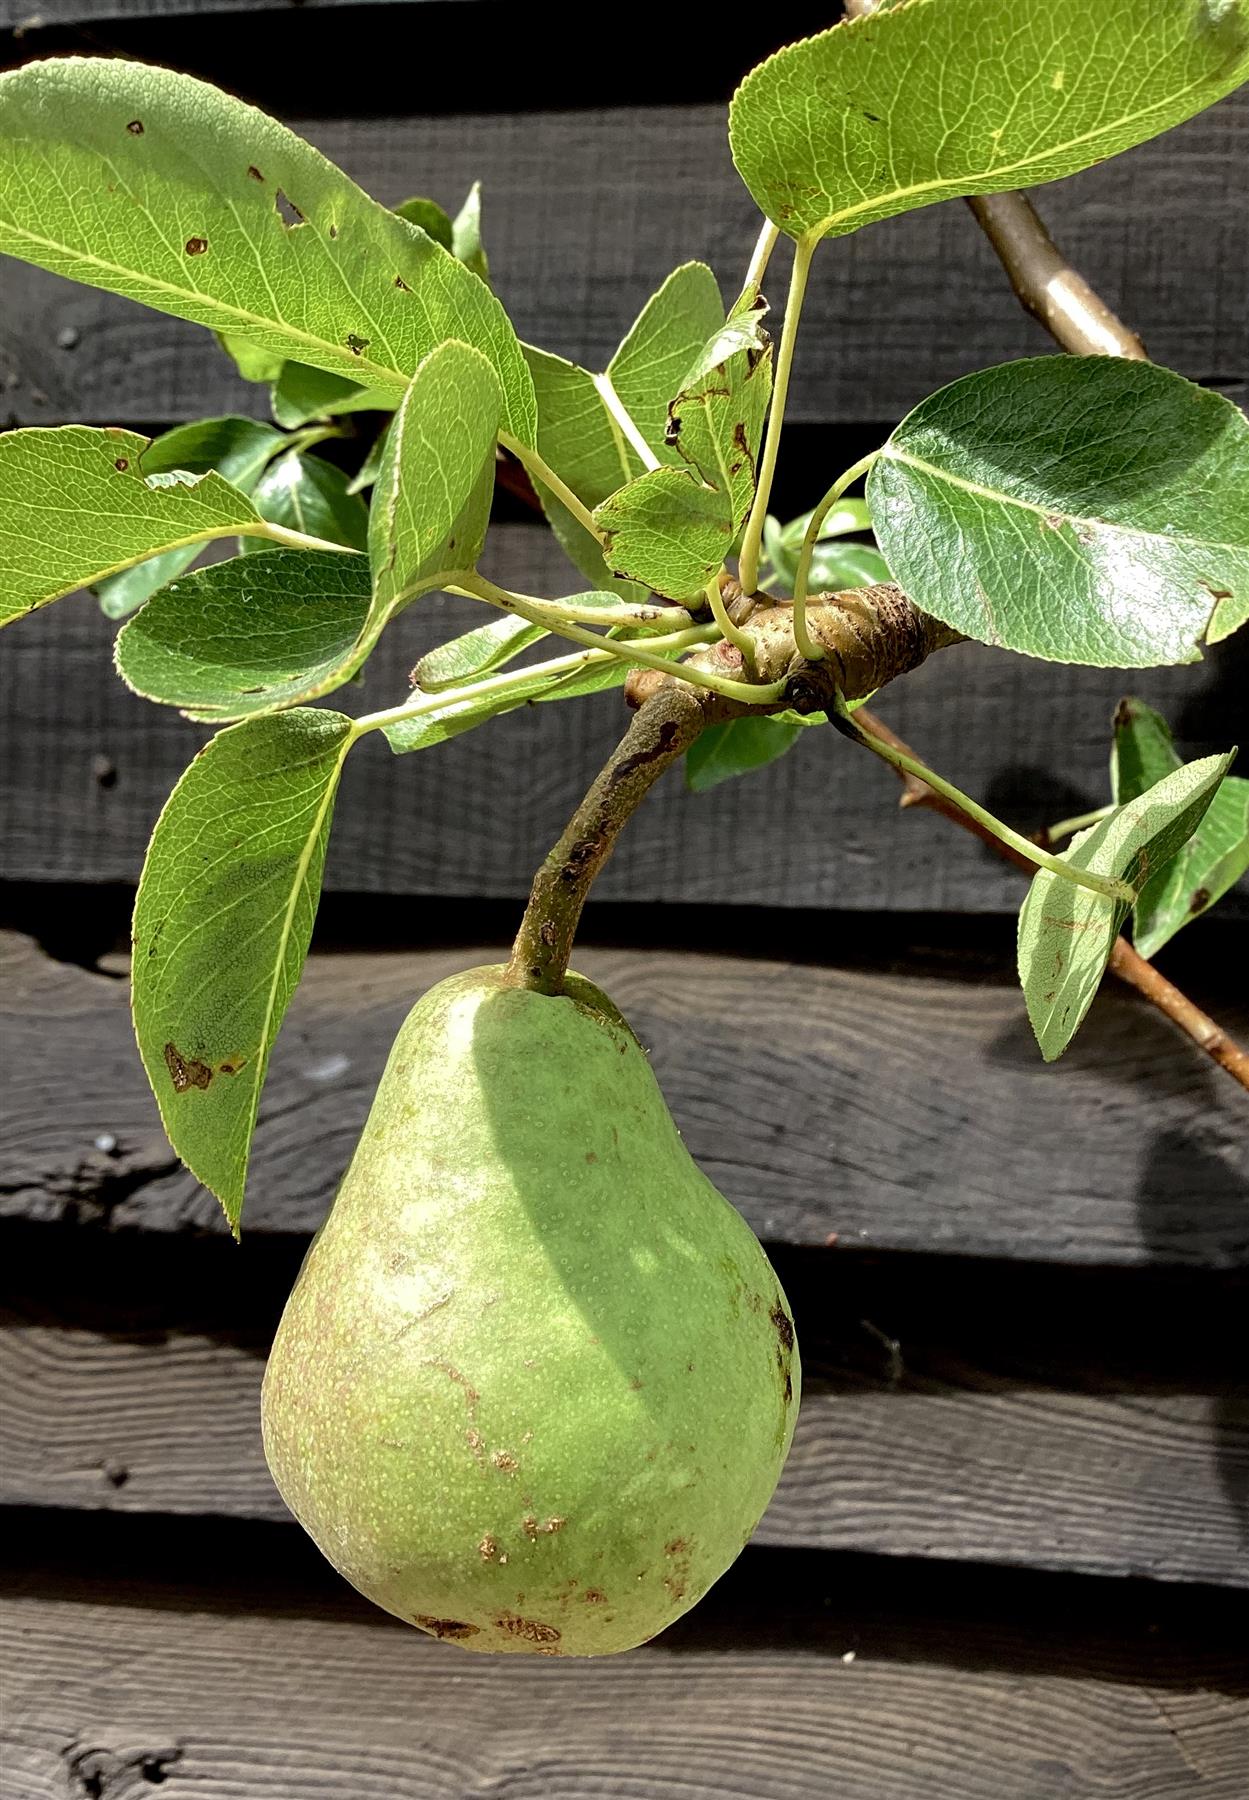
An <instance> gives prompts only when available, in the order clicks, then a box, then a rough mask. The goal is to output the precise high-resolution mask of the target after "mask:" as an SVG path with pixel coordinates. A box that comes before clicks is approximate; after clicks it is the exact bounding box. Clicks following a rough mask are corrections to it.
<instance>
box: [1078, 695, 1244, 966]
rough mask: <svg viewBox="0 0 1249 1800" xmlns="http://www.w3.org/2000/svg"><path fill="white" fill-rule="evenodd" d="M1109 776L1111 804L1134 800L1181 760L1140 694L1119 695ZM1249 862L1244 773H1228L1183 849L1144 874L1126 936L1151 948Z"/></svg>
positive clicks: (1194, 915)
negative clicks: (1136, 696)
mask: <svg viewBox="0 0 1249 1800" xmlns="http://www.w3.org/2000/svg"><path fill="white" fill-rule="evenodd" d="M1114 730H1115V738H1114V752H1113V755H1112V758H1111V765H1110V768H1111V777H1112V782H1113V787H1114V796H1115V804H1116V805H1117V806H1122V805H1123V804H1124V803H1125V802H1126V801H1128V800H1134V799H1135V798H1136V797H1137V795H1138V794H1141V793H1143V792H1144V791H1145V790H1146V789H1147V788H1149V787H1151V786H1152V785H1153V784H1154V783H1155V782H1157V781H1161V780H1162V779H1163V777H1164V776H1166V775H1169V774H1170V773H1171V771H1172V770H1173V769H1178V768H1180V767H1181V766H1182V765H1181V762H1180V758H1179V756H1178V754H1177V753H1176V750H1175V746H1174V744H1173V743H1172V742H1171V732H1170V730H1169V728H1168V726H1167V722H1166V720H1165V719H1164V718H1162V717H1161V715H1160V714H1158V713H1156V712H1154V711H1152V710H1151V708H1150V707H1148V706H1146V705H1145V703H1144V701H1143V700H1134V699H1131V698H1128V699H1126V700H1121V701H1120V702H1119V707H1118V710H1117V711H1116V713H1115V726H1114ZM1246 870H1249V781H1246V780H1244V779H1243V778H1242V777H1240V776H1237V775H1229V776H1227V777H1226V779H1225V780H1224V782H1223V785H1222V786H1221V787H1220V788H1219V791H1218V793H1217V794H1215V796H1214V799H1213V800H1212V801H1211V802H1210V806H1209V810H1208V811H1207V813H1206V815H1205V817H1204V818H1203V819H1202V821H1201V823H1200V825H1198V827H1197V829H1196V831H1194V833H1193V835H1192V837H1190V838H1189V840H1188V842H1187V843H1186V844H1185V845H1184V847H1183V849H1182V850H1180V851H1179V853H1178V854H1177V855H1176V856H1175V857H1174V858H1173V859H1172V860H1171V862H1169V863H1168V864H1167V866H1166V868H1165V869H1159V871H1158V873H1157V874H1156V875H1153V876H1151V877H1150V879H1149V880H1148V881H1147V882H1146V883H1145V886H1144V887H1143V888H1142V889H1141V891H1140V893H1139V894H1138V895H1137V898H1136V905H1135V906H1134V907H1133V909H1132V941H1133V943H1134V944H1135V945H1136V948H1137V950H1139V952H1140V954H1141V955H1142V956H1147V957H1148V956H1155V955H1156V954H1157V952H1158V951H1159V950H1161V948H1162V946H1163V945H1164V944H1165V943H1167V942H1168V940H1169V939H1171V938H1173V937H1174V936H1175V934H1176V932H1177V931H1179V930H1181V929H1182V928H1183V927H1184V926H1185V925H1189V924H1191V923H1192V921H1193V920H1194V919H1199V918H1200V917H1201V915H1202V913H1204V912H1208V911H1209V909H1210V908H1211V907H1212V906H1213V905H1214V903H1215V901H1216V900H1221V899H1222V897H1223V895H1224V894H1225V893H1227V891H1228V889H1229V888H1231V887H1233V886H1234V885H1235V884H1236V882H1238V881H1239V880H1240V878H1241V876H1242V875H1243V874H1244V873H1245V871H1246Z"/></svg>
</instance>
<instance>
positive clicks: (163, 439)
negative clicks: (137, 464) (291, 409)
mask: <svg viewBox="0 0 1249 1800" xmlns="http://www.w3.org/2000/svg"><path fill="white" fill-rule="evenodd" d="M286 442H287V439H286V438H285V437H284V436H283V434H282V433H281V432H280V431H275V430H274V428H273V426H272V425H263V424H261V422H260V421H259V420H258V419H245V418H237V417H227V418H223V419H196V420H195V421H194V422H193V423H192V424H189V425H175V426H174V428H173V430H172V431H166V432H164V433H162V435H161V436H160V437H158V438H153V440H152V442H151V443H150V444H149V445H148V447H147V449H146V450H145V451H144V452H143V472H144V474H145V475H163V474H171V473H172V472H173V471H174V470H175V469H185V470H186V471H187V472H188V473H189V474H192V475H206V474H207V473H208V472H209V470H210V469H215V470H216V471H217V473H218V474H219V475H222V476H224V477H225V479H226V480H227V481H228V482H229V483H230V484H231V486H232V487H236V488H237V489H238V490H239V492H240V493H241V494H251V493H252V492H253V491H254V489H255V486H256V483H257V481H258V480H259V478H260V475H261V471H262V470H263V469H264V467H265V464H266V463H267V462H268V461H269V460H270V458H271V457H273V456H275V455H276V454H277V452H278V451H279V450H280V449H281V448H282V446H283V445H284V444H285V443H286ZM199 553H200V545H199V544H186V545H183V546H182V547H181V548H179V549H177V550H166V551H165V552H164V554H163V555H161V556H153V557H149V559H148V560H147V561H146V562H141V563H136V564H135V566H134V567H133V568H131V569H125V570H123V571H122V573H121V574H120V575H110V576H108V577H106V579H105V580H103V581H101V582H100V583H99V584H98V587H97V589H96V592H97V593H98V594H99V597H100V610H101V611H102V612H103V613H104V614H105V616H106V617H107V618H110V619H124V618H127V617H128V616H129V614H131V613H132V612H133V611H134V610H135V608H136V607H138V606H142V604H143V602H144V601H145V600H146V599H148V597H149V596H150V595H152V594H154V593H155V592H156V590H157V588H159V587H163V586H164V585H165V583H166V582H167V581H172V580H173V579H174V577H175V576H177V575H181V573H182V571H183V570H184V569H187V568H189V567H190V565H191V564H192V563H193V562H194V561H195V558H196V557H197V556H198V555H199Z"/></svg>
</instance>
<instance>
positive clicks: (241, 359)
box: [217, 331, 284, 382]
mask: <svg viewBox="0 0 1249 1800" xmlns="http://www.w3.org/2000/svg"><path fill="white" fill-rule="evenodd" d="M217 342H218V343H219V344H220V345H221V348H222V349H223V350H224V351H225V353H226V355H227V356H228V357H229V358H230V360H231V362H232V363H233V364H234V366H235V368H236V369H237V370H238V372H239V374H240V375H241V376H242V377H243V380H244V381H265V382H268V381H276V380H277V379H278V376H279V375H280V374H281V373H282V364H283V360H284V359H283V358H282V357H281V356H279V355H278V354H277V352H276V351H274V350H265V349H263V348H262V347H261V346H260V345H259V344H253V343H252V341H251V339H250V338H241V337H235V336H234V335H233V333H231V332H229V331H219V332H218V333H217Z"/></svg>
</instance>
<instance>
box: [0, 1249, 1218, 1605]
mask: <svg viewBox="0 0 1249 1800" xmlns="http://www.w3.org/2000/svg"><path fill="white" fill-rule="evenodd" d="M936 1278H937V1279H939V1278H940V1277H939V1276H937V1277H936ZM846 1297H849V1296H846ZM54 1306H55V1310H50V1309H47V1308H44V1307H40V1306H38V1305H37V1304H25V1305H21V1306H18V1307H14V1308H10V1309H6V1310H5V1311H4V1312H3V1314H0V1470H2V1474H0V1502H2V1503H3V1504H5V1505H19V1506H40V1507H57V1508H64V1509H89V1510H91V1509H111V1510H120V1511H126V1512H139V1513H189V1514H196V1515H199V1514H205V1513H209V1514H224V1515H227V1516H229V1517H232V1518H245V1519H267V1520H274V1521H282V1522H285V1521H287V1519H288V1515H287V1513H286V1510H285V1508H284V1506H283V1504H282V1501H281V1500H280V1498H279V1496H278V1494H277V1491H276V1489H275V1488H274V1486H273V1483H272V1481H271V1479H270V1477H269V1473H268V1470H267V1468H266V1467H265V1463H264V1458H263V1455H262V1452H261V1446H260V1429H259V1399H260V1379H261V1375H262V1372H263V1368H264V1356H265V1351H266V1337H265V1336H252V1335H251V1334H250V1333H242V1334H240V1333H238V1332H237V1331H235V1330H232V1329H228V1328H227V1329H226V1330H225V1331H217V1332H204V1333H195V1332H191V1331H170V1330H167V1329H162V1328H157V1329H153V1330H150V1331H148V1330H145V1329H143V1328H141V1327H138V1326H135V1325H130V1326H127V1327H123V1328H114V1329H112V1330H101V1329H98V1328H93V1327H92V1326H91V1325H90V1324H87V1323H83V1322H79V1321H78V1320H76V1319H75V1317H74V1310H75V1309H73V1307H72V1306H71V1307H68V1308H67V1307H66V1306H65V1305H64V1304H61V1303H54ZM223 1310H224V1311H225V1313H226V1314H227V1315H228V1311H229V1309H228V1307H226V1308H224V1309H223ZM821 1310H822V1309H821V1308H819V1306H818V1304H813V1307H812V1312H811V1315H810V1336H808V1316H807V1315H806V1314H804V1312H803V1310H802V1308H801V1307H799V1306H796V1308H795V1313H796V1322H797V1325H798V1330H799V1341H800V1342H801V1343H802V1345H803V1355H804V1363H805V1365H806V1369H807V1375H806V1379H805V1382H804V1393H803V1402H802V1411H801V1416H800V1418H799V1423H798V1429H797V1434H796V1436H795V1439H794V1447H793V1451H792V1453H791V1455H790V1459H789V1462H788V1464H787V1466H786V1469H785V1473H784V1475H783V1477H782V1480H781V1485H780V1488H779V1490H778V1492H777V1494H776V1497H775V1499H774V1500H773V1502H772V1505H771V1507H770V1508H769V1510H768V1512H767V1514H766V1515H765V1517H764V1520H763V1523H762V1525H761V1526H760V1528H759V1532H758V1540H757V1541H758V1542H760V1543H762V1544H772V1545H777V1546H781V1547H785V1548H805V1549H822V1550H839V1551H844V1550H855V1551H870V1552H873V1553H877V1554H885V1555H889V1556H913V1557H938V1558H941V1559H942V1560H947V1561H948V1560H954V1561H967V1562H978V1563H1010V1564H1014V1565H1023V1566H1027V1567H1035V1568H1051V1569H1066V1570H1074V1571H1080V1572H1084V1573H1089V1574H1103V1575H1148V1576H1149V1577H1151V1578H1152V1579H1158V1580H1167V1581H1200V1582H1207V1583H1222V1584H1226V1585H1231V1586H1249V1558H1247V1557H1246V1555H1245V1550H1244V1539H1245V1533H1246V1530H1247V1529H1249V1396H1247V1397H1246V1398H1243V1399H1242V1398H1240V1397H1238V1396H1236V1395H1235V1394H1227V1393H1214V1392H1209V1391H1207V1392H1199V1391H1191V1386H1190V1389H1189V1391H1166V1392H1157V1391H1154V1392H1150V1391H1132V1390H1131V1388H1129V1389H1128V1390H1127V1391H1096V1389H1097V1383H1098V1381H1099V1378H1100V1374H1101V1372H1100V1371H1098V1370H1097V1369H1096V1368H1093V1367H1087V1368H1085V1369H1084V1370H1083V1371H1082V1390H1081V1391H1065V1390H1064V1389H1062V1388H1060V1387H1057V1386H1054V1385H1042V1384H1039V1383H1024V1384H1018V1383H1016V1382H1015V1381H1014V1380H1013V1379H1010V1378H1007V1377H1006V1376H1004V1375H1003V1374H1002V1372H1001V1370H1000V1369H993V1368H984V1367H974V1366H971V1365H969V1364H967V1363H965V1362H962V1361H960V1359H959V1358H958V1357H957V1356H952V1355H951V1354H950V1353H949V1352H948V1351H946V1352H942V1351H940V1350H932V1349H930V1348H928V1347H925V1346H923V1345H922V1344H921V1345H917V1346H916V1348H915V1350H914V1352H912V1349H911V1346H910V1343H909V1339H907V1338H906V1337H904V1339H903V1340H901V1341H899V1342H898V1343H897V1344H896V1346H895V1347H894V1348H893V1350H892V1353H890V1351H889V1350H888V1349H886V1348H885V1347H884V1346H883V1345H881V1344H880V1343H879V1341H878V1340H873V1339H872V1337H871V1335H870V1334H871V1332H876V1331H879V1327H877V1326H875V1324H874V1322H867V1321H863V1320H861V1319H858V1318H855V1317H850V1316H844V1315H843V1316H839V1317H837V1318H836V1319H835V1320H832V1321H830V1320H829V1319H828V1318H827V1317H823V1318H821V1317H820V1312H821ZM830 1330H831V1333H832V1335H831V1337H830ZM904 1345H905V1347H903V1346H904ZM865 1346H872V1347H875V1348H876V1349H877V1350H878V1351H879V1352H880V1354H879V1355H878V1358H877V1363H878V1366H877V1369H876V1371H875V1373H874V1375H873V1374H868V1373H865V1372H864V1373H859V1372H855V1371H853V1370H851V1369H849V1368H845V1367H843V1368H842V1369H841V1371H839V1372H834V1370H833V1369H832V1368H831V1367H830V1364H831V1363H832V1362H833V1361H837V1360H840V1361H842V1362H843V1363H844V1362H846V1361H847V1360H848V1359H850V1358H853V1357H856V1356H857V1357H861V1356H862V1354H863V1349H864V1347H865ZM912 1356H913V1361H912ZM1242 1361H1243V1359H1242ZM821 1370H823V1371H824V1372H823V1373H822V1372H821ZM470 1373H471V1371H470Z"/></svg>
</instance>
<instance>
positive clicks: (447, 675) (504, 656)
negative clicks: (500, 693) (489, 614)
mask: <svg viewBox="0 0 1249 1800" xmlns="http://www.w3.org/2000/svg"><path fill="white" fill-rule="evenodd" d="M549 636H550V633H549V632H548V631H545V630H543V628H542V626H541V625H531V624H530V623H529V620H528V619H515V618H512V617H511V616H510V615H507V614H505V615H504V617H503V618H501V619H492V620H491V622H490V624H489V625H479V626H478V627H477V629H476V631H466V632H465V633H464V635H463V637H458V638H452V639H451V640H450V642H449V643H446V644H439V645H438V648H437V649H436V650H430V651H428V652H427V653H426V654H425V655H424V656H423V657H422V658H421V660H420V662H418V663H417V665H416V667H415V669H413V671H412V685H413V686H414V687H418V688H420V689H421V691H422V693H426V694H436V693H437V692H438V691H439V689H440V688H449V687H460V686H461V685H462V684H463V683H464V682H466V681H473V680H475V679H476V678H477V677H478V676H481V675H493V674H494V672H495V670H496V669H501V668H503V667H504V665H505V664H507V663H509V662H511V660H512V658H513V657H514V656H519V655H520V653H521V651H522V650H527V649H528V648H529V646H530V645H531V644H537V643H539V642H540V641H541V640H542V639H543V638H544V637H549Z"/></svg>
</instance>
